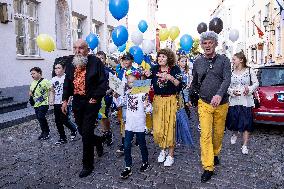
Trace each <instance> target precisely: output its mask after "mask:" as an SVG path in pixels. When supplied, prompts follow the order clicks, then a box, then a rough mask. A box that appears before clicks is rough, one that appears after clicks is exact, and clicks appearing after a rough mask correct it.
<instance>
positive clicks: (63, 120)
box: [51, 62, 77, 145]
mask: <svg viewBox="0 0 284 189" xmlns="http://www.w3.org/2000/svg"><path fill="white" fill-rule="evenodd" d="M54 71H55V74H56V76H55V77H53V78H52V80H51V83H52V87H51V94H52V97H53V102H51V104H54V117H55V124H56V127H57V130H58V133H59V136H60V138H59V140H58V141H57V142H56V143H55V144H56V145H60V144H64V143H66V142H67V139H66V135H65V131H64V127H63V124H64V125H65V126H66V127H67V128H68V129H70V131H71V137H70V138H71V140H74V139H75V137H76V135H77V129H76V127H73V125H72V124H70V122H69V121H68V115H65V114H63V113H62V111H61V106H62V94H63V83H64V79H65V73H64V71H65V64H64V63H63V62H57V63H56V64H55V65H54Z"/></svg>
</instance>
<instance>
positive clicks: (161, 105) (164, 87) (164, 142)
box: [145, 49, 182, 166]
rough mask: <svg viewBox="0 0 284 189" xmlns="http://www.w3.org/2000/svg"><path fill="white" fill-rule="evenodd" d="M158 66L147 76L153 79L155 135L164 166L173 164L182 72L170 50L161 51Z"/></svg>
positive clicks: (159, 160)
mask: <svg viewBox="0 0 284 189" xmlns="http://www.w3.org/2000/svg"><path fill="white" fill-rule="evenodd" d="M157 63H158V64H157V65H155V66H153V67H152V68H151V70H150V71H148V72H145V75H146V76H147V77H149V78H151V79H152V85H153V88H154V93H155V96H154V101H153V136H154V141H155V143H157V144H158V145H159V147H160V148H161V152H160V155H159V157H158V162H160V163H162V162H164V166H172V164H173V163H174V147H175V133H176V112H177V94H178V93H179V91H180V90H181V79H182V77H181V71H180V69H179V67H178V66H176V56H175V53H174V52H173V51H172V50H170V49H161V50H160V51H159V52H158V54H157Z"/></svg>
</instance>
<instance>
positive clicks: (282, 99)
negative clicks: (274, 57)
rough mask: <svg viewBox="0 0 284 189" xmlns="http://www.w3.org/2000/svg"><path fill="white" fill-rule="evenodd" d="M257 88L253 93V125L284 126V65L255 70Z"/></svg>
mask: <svg viewBox="0 0 284 189" xmlns="http://www.w3.org/2000/svg"><path fill="white" fill-rule="evenodd" d="M255 71H256V73H257V76H258V80H259V88H258V89H257V91H256V92H255V104H256V107H255V108H254V110H253V116H254V123H260V124H271V125H284V65H271V66H262V67H258V68H255Z"/></svg>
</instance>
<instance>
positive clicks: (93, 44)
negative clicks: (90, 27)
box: [86, 33, 99, 50]
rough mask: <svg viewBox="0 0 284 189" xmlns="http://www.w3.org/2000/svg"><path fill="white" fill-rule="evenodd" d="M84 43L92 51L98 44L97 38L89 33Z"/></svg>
mask: <svg viewBox="0 0 284 189" xmlns="http://www.w3.org/2000/svg"><path fill="white" fill-rule="evenodd" d="M86 41H87V43H88V45H89V47H90V49H92V50H94V49H95V48H97V46H98V44H99V39H98V36H97V35H96V34H94V33H90V34H89V35H88V36H87V37H86Z"/></svg>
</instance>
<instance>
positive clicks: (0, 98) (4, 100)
mask: <svg viewBox="0 0 284 189" xmlns="http://www.w3.org/2000/svg"><path fill="white" fill-rule="evenodd" d="M13 99H14V98H13V97H7V96H0V105H3V104H7V103H10V102H13Z"/></svg>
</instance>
